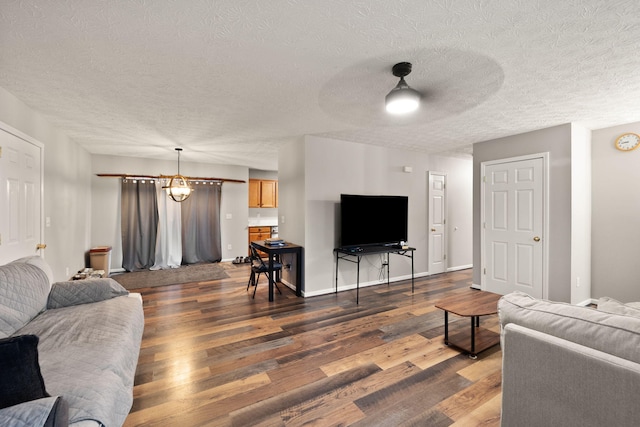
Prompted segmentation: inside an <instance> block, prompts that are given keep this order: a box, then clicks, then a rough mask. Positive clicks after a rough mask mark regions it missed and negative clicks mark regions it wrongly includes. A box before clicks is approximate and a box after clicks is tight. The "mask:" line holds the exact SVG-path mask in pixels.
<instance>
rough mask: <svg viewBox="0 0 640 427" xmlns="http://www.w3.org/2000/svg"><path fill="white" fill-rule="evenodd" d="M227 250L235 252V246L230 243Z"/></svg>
mask: <svg viewBox="0 0 640 427" xmlns="http://www.w3.org/2000/svg"><path fill="white" fill-rule="evenodd" d="M227 250H229V251H232V250H233V246H232V245H231V243H229V244H228V245H227Z"/></svg>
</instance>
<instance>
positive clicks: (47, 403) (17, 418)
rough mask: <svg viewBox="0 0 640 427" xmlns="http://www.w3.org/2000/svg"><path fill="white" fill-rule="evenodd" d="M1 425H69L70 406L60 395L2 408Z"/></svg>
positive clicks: (0, 410) (41, 426) (27, 426)
mask: <svg viewBox="0 0 640 427" xmlns="http://www.w3.org/2000/svg"><path fill="white" fill-rule="evenodd" d="M0 425H2V426H12V427H22V426H24V427H36V426H37V427H49V426H52V427H58V426H68V425H69V407H68V405H67V403H66V402H65V400H64V399H63V398H62V397H60V396H50V397H43V398H41V399H36V400H31V401H29V402H24V403H20V404H17V405H13V406H9V407H7V408H3V409H0Z"/></svg>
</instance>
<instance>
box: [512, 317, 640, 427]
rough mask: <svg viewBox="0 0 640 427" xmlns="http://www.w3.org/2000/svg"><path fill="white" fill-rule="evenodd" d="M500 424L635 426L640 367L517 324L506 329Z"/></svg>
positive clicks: (639, 412)
mask: <svg viewBox="0 0 640 427" xmlns="http://www.w3.org/2000/svg"><path fill="white" fill-rule="evenodd" d="M503 332H504V335H503V347H502V355H503V359H502V421H501V425H502V426H523V427H526V426H563V427H571V426H580V427H585V426H594V427H595V426H604V425H610V426H618V427H623V426H637V425H638V420H640V406H639V405H638V404H637V400H638V396H640V365H639V364H637V363H634V362H631V361H629V360H625V359H622V358H620V357H617V356H613V355H610V354H608V353H604V352H601V351H599V350H595V349H592V348H590V347H586V346H583V345H580V344H576V343H573V342H570V341H566V340H564V339H562V338H558V337H555V336H552V335H548V334H545V333H542V332H539V331H535V330H532V329H528V328H525V327H523V326H520V325H516V324H513V323H511V324H508V325H506V326H505V327H504V331H503Z"/></svg>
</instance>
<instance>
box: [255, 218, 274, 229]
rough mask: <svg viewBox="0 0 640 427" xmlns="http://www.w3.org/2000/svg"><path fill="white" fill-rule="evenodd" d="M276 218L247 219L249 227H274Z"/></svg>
mask: <svg viewBox="0 0 640 427" xmlns="http://www.w3.org/2000/svg"><path fill="white" fill-rule="evenodd" d="M277 225H278V217H264V218H249V224H248V226H249V227H276V226H277Z"/></svg>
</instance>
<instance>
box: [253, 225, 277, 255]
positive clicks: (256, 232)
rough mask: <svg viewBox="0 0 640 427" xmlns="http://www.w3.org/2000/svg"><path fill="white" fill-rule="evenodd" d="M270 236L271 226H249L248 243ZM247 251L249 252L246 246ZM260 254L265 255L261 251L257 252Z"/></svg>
mask: <svg viewBox="0 0 640 427" xmlns="http://www.w3.org/2000/svg"><path fill="white" fill-rule="evenodd" d="M269 238H271V227H266V226H262V227H249V245H251V242H254V241H256V240H265V239H269ZM247 251H249V252H251V251H250V250H249V248H248V246H247ZM258 253H259V254H260V256H266V254H264V253H262V252H258Z"/></svg>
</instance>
